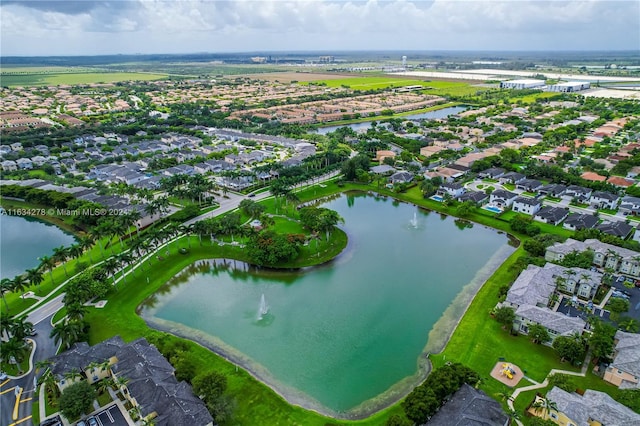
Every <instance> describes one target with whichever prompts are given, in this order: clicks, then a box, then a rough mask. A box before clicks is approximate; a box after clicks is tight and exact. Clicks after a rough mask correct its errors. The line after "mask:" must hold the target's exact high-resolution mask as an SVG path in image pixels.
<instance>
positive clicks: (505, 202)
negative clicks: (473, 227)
mask: <svg viewBox="0 0 640 426" xmlns="http://www.w3.org/2000/svg"><path fill="white" fill-rule="evenodd" d="M516 198H517V195H516V194H514V193H513V192H509V191H505V190H504V189H498V190H495V191H493V192H492V193H491V195H490V196H489V202H490V203H491V204H493V205H494V206H496V207H500V208H505V207H509V206H510V205H511V204H513V201H514V200H515V199H516Z"/></svg>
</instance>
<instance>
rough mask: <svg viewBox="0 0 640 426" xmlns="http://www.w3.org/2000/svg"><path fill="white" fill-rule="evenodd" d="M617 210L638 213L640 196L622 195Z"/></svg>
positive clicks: (639, 211) (626, 213)
mask: <svg viewBox="0 0 640 426" xmlns="http://www.w3.org/2000/svg"><path fill="white" fill-rule="evenodd" d="M618 211H619V212H620V213H622V214H624V215H625V216H626V215H630V214H631V215H638V214H640V198H637V197H623V198H622V201H620V207H619V208H618Z"/></svg>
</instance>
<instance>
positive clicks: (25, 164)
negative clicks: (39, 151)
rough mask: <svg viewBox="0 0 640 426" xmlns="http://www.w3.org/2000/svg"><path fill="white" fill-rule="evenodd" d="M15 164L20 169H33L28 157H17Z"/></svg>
mask: <svg viewBox="0 0 640 426" xmlns="http://www.w3.org/2000/svg"><path fill="white" fill-rule="evenodd" d="M16 164H17V165H18V168H19V169H20V170H31V169H33V162H32V161H31V160H30V159H28V158H18V159H17V160H16Z"/></svg>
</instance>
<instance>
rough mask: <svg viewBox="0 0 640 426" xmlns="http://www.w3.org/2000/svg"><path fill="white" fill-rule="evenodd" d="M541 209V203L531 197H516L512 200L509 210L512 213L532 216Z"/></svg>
mask: <svg viewBox="0 0 640 426" xmlns="http://www.w3.org/2000/svg"><path fill="white" fill-rule="evenodd" d="M541 207H542V202H540V201H539V200H538V199H536V198H531V197H517V198H516V199H514V200H513V204H512V205H511V209H512V210H513V211H514V212H518V213H524V214H530V215H534V214H536V213H537V212H538V211H539V210H540V208H541Z"/></svg>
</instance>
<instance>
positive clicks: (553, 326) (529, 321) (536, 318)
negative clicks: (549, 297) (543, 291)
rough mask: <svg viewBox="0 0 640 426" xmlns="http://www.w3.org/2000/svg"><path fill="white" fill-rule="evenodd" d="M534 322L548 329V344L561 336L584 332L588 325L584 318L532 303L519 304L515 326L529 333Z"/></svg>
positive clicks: (520, 330)
mask: <svg viewBox="0 0 640 426" xmlns="http://www.w3.org/2000/svg"><path fill="white" fill-rule="evenodd" d="M534 324H536V325H541V326H543V327H544V328H545V329H546V330H547V333H548V334H549V337H550V338H551V340H550V341H549V342H547V343H546V344H548V345H551V344H552V343H553V341H554V340H555V339H556V338H557V337H560V336H570V335H573V334H575V333H577V334H582V332H583V330H584V328H585V326H586V325H587V324H586V323H585V322H584V320H583V319H582V318H579V317H571V316H567V315H565V314H563V313H561V312H556V311H552V310H551V309H548V308H541V307H538V306H532V305H522V306H519V307H518V309H516V311H515V319H514V321H513V328H514V329H515V330H518V332H520V333H524V334H528V333H529V328H530V327H531V326H532V325H534Z"/></svg>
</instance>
